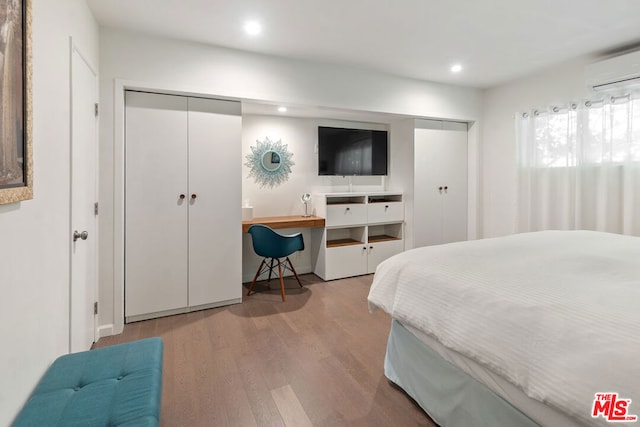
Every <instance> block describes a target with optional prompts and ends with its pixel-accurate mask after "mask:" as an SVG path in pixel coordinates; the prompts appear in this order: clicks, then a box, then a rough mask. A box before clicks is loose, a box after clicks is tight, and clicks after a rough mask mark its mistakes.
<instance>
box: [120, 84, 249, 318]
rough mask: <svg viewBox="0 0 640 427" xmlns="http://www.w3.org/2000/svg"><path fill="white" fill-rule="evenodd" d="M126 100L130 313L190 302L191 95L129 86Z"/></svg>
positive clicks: (127, 300)
mask: <svg viewBox="0 0 640 427" xmlns="http://www.w3.org/2000/svg"><path fill="white" fill-rule="evenodd" d="M125 105H126V108H125V111H126V113H125V114H126V117H125V118H126V123H125V155H126V164H125V185H126V187H125V188H126V190H125V215H126V216H125V316H126V317H127V318H129V317H131V316H137V315H141V314H148V313H155V312H159V311H165V310H171V309H176V308H179V307H186V306H187V243H188V241H187V233H186V229H187V212H188V199H187V198H186V197H185V199H184V200H183V199H181V198H180V195H181V194H184V195H185V196H187V191H188V188H187V98H185V97H179V96H170V95H158V94H149V93H140V92H127V93H126V97H125ZM238 204H239V203H238Z"/></svg>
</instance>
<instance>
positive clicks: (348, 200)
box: [327, 196, 366, 205]
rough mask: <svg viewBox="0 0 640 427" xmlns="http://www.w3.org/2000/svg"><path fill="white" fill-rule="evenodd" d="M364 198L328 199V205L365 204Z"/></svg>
mask: <svg viewBox="0 0 640 427" xmlns="http://www.w3.org/2000/svg"><path fill="white" fill-rule="evenodd" d="M365 200H366V199H365V197H364V196H344V197H327V205H349V204H363V203H364V202H365Z"/></svg>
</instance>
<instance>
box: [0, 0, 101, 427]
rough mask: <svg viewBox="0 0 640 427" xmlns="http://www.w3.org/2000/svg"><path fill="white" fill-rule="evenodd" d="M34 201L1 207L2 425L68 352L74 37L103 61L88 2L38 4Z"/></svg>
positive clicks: (35, 15)
mask: <svg viewBox="0 0 640 427" xmlns="http://www.w3.org/2000/svg"><path fill="white" fill-rule="evenodd" d="M32 10H33V15H32V16H33V31H32V34H33V156H34V159H33V160H34V162H33V163H34V198H33V200H29V201H24V202H21V203H15V204H11V205H3V206H0V236H2V238H1V240H2V243H1V244H0V284H1V286H2V298H0V316H1V317H0V342H2V350H1V351H0V378H2V387H0V425H8V424H9V423H10V422H11V421H12V420H13V418H14V417H15V415H16V414H17V412H18V411H19V410H20V408H21V407H22V405H23V404H24V402H25V401H26V399H27V397H28V396H29V394H30V393H31V391H32V390H33V388H34V387H35V385H36V383H37V382H38V380H39V379H40V377H41V376H42V374H43V373H44V371H45V370H46V368H48V367H49V365H50V364H51V363H52V362H53V360H54V359H55V358H56V357H58V356H59V355H61V354H64V353H67V352H68V349H69V242H70V240H69V239H70V235H69V232H70V229H69V188H70V183H69V167H70V161H69V159H70V136H69V123H70V108H69V105H70V94H69V93H70V66H69V64H70V50H69V36H73V37H74V41H75V42H76V44H77V45H78V46H80V47H81V48H82V50H83V52H84V53H85V54H86V55H87V56H89V58H90V59H91V60H92V61H93V63H94V64H96V65H97V64H98V26H97V24H96V22H95V21H94V19H93V17H92V15H91V13H90V12H89V9H88V8H87V6H86V4H85V2H84V0H56V1H50V0H34V1H33V6H32Z"/></svg>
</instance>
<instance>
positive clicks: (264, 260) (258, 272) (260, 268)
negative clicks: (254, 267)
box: [247, 258, 267, 296]
mask: <svg viewBox="0 0 640 427" xmlns="http://www.w3.org/2000/svg"><path fill="white" fill-rule="evenodd" d="M266 261H267V259H266V258H264V259H263V260H262V262H261V263H260V267H258V271H256V275H255V276H253V281H252V282H251V286H249V292H247V296H249V295H251V291H252V290H253V287H254V286H255V285H256V280H258V276H259V275H260V273H261V272H262V271H261V270H262V266H263V265H265V262H266Z"/></svg>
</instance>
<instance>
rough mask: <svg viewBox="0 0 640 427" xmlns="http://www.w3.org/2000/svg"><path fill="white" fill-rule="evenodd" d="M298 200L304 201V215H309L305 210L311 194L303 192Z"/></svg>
mask: <svg viewBox="0 0 640 427" xmlns="http://www.w3.org/2000/svg"><path fill="white" fill-rule="evenodd" d="M300 200H301V201H302V203H304V215H303V216H305V217H307V216H311V215H309V212H307V209H308V206H309V202H310V201H311V194H309V193H304V194H303V195H302V197H301V198H300Z"/></svg>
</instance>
